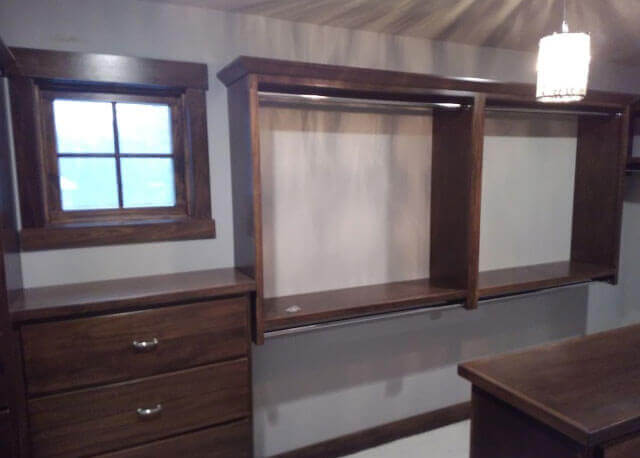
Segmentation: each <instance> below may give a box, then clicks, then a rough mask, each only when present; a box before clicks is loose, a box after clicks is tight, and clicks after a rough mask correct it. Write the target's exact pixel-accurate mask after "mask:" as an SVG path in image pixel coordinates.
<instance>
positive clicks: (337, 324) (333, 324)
mask: <svg viewBox="0 0 640 458" xmlns="http://www.w3.org/2000/svg"><path fill="white" fill-rule="evenodd" d="M463 307H464V304H463V303H455V304H445V305H440V306H429V307H421V308H417V309H411V310H401V311H398V312H391V313H379V314H376V315H369V316H363V317H359V318H349V319H346V320H339V321H328V322H326V323H318V324H308V325H305V326H297V327H294V328H287V329H279V330H277V331H267V332H265V333H264V337H265V339H270V338H273V337H280V336H287V335H294V334H304V333H307V332H311V331H320V330H325V329H332V328H341V327H346V326H353V325H357V324H363V323H371V322H375V321H382V320H387V319H392V318H400V317H405V316H414V315H422V314H426V313H432V312H445V311H447V310H454V309H460V308H463Z"/></svg>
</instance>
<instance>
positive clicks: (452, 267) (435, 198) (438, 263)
mask: <svg viewBox="0 0 640 458" xmlns="http://www.w3.org/2000/svg"><path fill="white" fill-rule="evenodd" d="M483 126H484V96H477V97H476V98H475V100H474V105H473V106H472V107H467V108H463V109H460V110H456V111H451V110H443V109H436V110H434V116H433V159H432V179H431V259H430V277H431V281H432V282H433V283H434V284H436V285H438V286H446V287H450V288H462V289H466V290H467V299H466V306H467V308H475V307H477V303H478V292H477V289H478V288H477V284H478V258H479V256H478V250H479V241H480V239H479V225H480V186H481V177H482V141H483Z"/></svg>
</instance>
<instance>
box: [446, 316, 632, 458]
mask: <svg viewBox="0 0 640 458" xmlns="http://www.w3.org/2000/svg"><path fill="white" fill-rule="evenodd" d="M458 372H459V374H460V375H461V376H462V377H464V378H466V379H468V380H469V381H471V383H472V384H473V390H472V423H471V458H547V457H548V458H564V457H572V458H583V457H588V458H627V457H629V458H631V457H640V325H635V326H629V327H625V328H621V329H616V330H614V331H609V332H604V333H600V334H594V335H591V336H588V337H581V338H575V339H570V340H565V341H563V342H559V343H555V344H550V345H544V346H541V347H536V348H533V349H529V350H524V351H519V352H516V353H511V354H507V355H502V356H496V357H490V358H484V359H480V360H476V361H472V362H468V363H464V364H461V365H460V366H459V367H458Z"/></svg>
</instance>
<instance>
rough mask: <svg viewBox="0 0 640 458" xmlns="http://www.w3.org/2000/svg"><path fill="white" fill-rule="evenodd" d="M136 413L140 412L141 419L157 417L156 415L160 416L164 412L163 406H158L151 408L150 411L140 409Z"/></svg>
mask: <svg viewBox="0 0 640 458" xmlns="http://www.w3.org/2000/svg"><path fill="white" fill-rule="evenodd" d="M136 412H138V416H139V417H140V418H149V417H155V416H156V415H159V414H160V412H162V404H158V405H156V406H155V407H151V408H150V409H142V408H140V409H138V410H137V411H136Z"/></svg>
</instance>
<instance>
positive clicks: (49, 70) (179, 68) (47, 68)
mask: <svg viewBox="0 0 640 458" xmlns="http://www.w3.org/2000/svg"><path fill="white" fill-rule="evenodd" d="M10 50H11V52H13V54H14V55H15V59H16V65H15V66H14V67H12V68H11V69H9V72H8V74H9V75H10V76H23V77H28V78H44V79H51V80H66V81H91V82H96V83H117V84H125V85H126V84H129V85H139V86H160V87H167V88H168V87H182V88H193V89H201V90H207V89H208V88H209V75H208V70H207V65H206V64H199V63H192V62H177V61H168V60H160V59H147V58H141V57H130V56H119V55H113V54H95V53H82V52H67V51H50V50H43V49H29V48H10Z"/></svg>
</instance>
